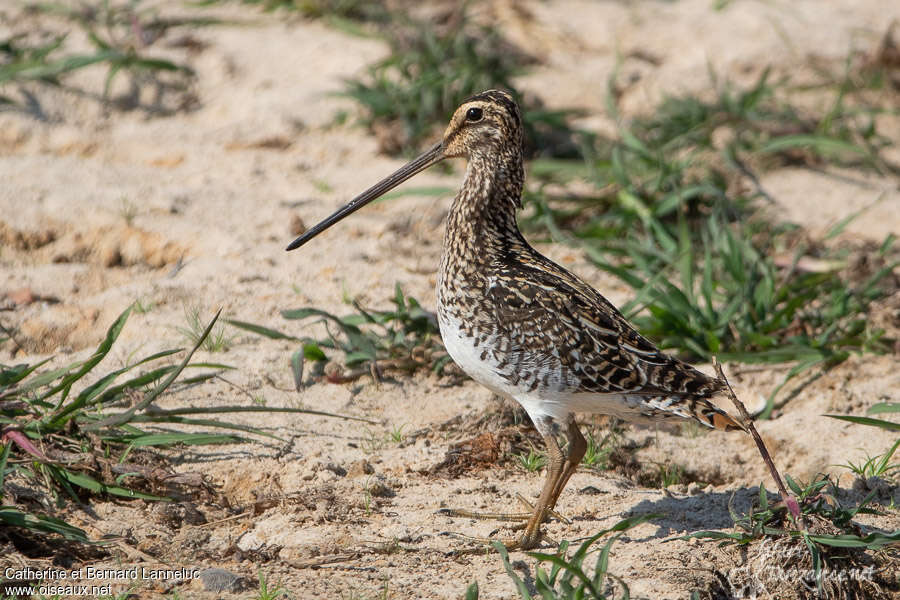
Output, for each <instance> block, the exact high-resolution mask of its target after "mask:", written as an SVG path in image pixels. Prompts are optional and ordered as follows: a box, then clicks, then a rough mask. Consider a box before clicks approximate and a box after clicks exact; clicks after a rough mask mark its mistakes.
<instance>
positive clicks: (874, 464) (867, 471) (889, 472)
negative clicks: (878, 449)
mask: <svg viewBox="0 0 900 600" xmlns="http://www.w3.org/2000/svg"><path fill="white" fill-rule="evenodd" d="M898 447H900V439H898V440H897V441H896V442H894V445H893V446H891V447H890V449H889V450H888V451H887V452H885V453H884V454H879V455H877V456H867V457H866V460H865V462H861V463H852V462H850V461H847V463H846V464H844V465H841V466H843V467H846V468H847V469H848V470H849V471H850V472H851V473H854V474H855V475H856V476H857V477H861V478H863V479H868V478H869V477H881V478H882V479H894V478H895V477H896V476H897V474H898V473H900V463H896V462H895V463H891V458H893V457H894V452H896V451H897V448H898Z"/></svg>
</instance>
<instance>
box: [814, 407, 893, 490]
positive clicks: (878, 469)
mask: <svg viewBox="0 0 900 600" xmlns="http://www.w3.org/2000/svg"><path fill="white" fill-rule="evenodd" d="M868 413H869V414H870V415H878V414H892V413H900V402H879V403H878V404H874V405H872V406H871V407H869V410H868ZM825 416H826V417H831V418H832V419H838V420H841V421H847V422H849V423H856V424H858V425H866V426H869V427H878V428H879V429H885V430H887V431H898V432H900V423H896V422H894V421H887V420H885V419H875V418H872V417H857V416H852V415H825ZM897 448H900V438H898V439H897V441H896V442H894V444H893V445H892V446H891V447H890V448H889V449H888V450H887V452H885V453H884V454H879V455H877V456H871V457H868V456H867V458H866V461H865V462H862V463H859V464H854V463H852V462H850V461H847V463H846V464H844V465H841V466H843V467H846V468H847V469H849V470H850V471H851V472H853V473H854V474H856V475H857V476H858V477H862V478H863V479H868V478H869V477H881V478H883V479H891V480H896V479H897V477H898V475H900V463H896V462H895V463H892V462H891V459H892V458H893V456H894V453H895V452H896V451H897Z"/></svg>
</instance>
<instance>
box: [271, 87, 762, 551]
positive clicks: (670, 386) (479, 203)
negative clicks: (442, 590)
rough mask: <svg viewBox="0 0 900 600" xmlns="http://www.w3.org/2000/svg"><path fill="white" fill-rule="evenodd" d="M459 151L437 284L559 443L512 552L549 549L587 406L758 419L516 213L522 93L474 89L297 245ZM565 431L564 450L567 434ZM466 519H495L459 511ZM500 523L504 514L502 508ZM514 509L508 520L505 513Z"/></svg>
mask: <svg viewBox="0 0 900 600" xmlns="http://www.w3.org/2000/svg"><path fill="white" fill-rule="evenodd" d="M449 158H464V159H466V160H467V165H466V170H465V177H464V179H463V183H462V186H461V187H460V189H459V192H458V193H457V194H456V197H455V198H454V200H453V203H452V205H451V207H450V211H449V213H448V215H447V220H446V228H445V231H444V238H443V247H442V253H441V259H440V267H439V270H438V281H437V293H436V304H437V320H438V326H439V329H440V334H441V339H442V341H443V343H444V346H445V347H446V349H447V352H448V354H449V355H450V357H451V358H452V359H453V360H454V361H455V362H456V363H457V365H458V366H459V367H460V368H461V369H462V370H463V371H464V372H465V373H466V374H468V375H469V376H470V377H471V378H472V379H474V380H475V381H477V382H478V383H480V384H482V385H483V386H485V387H487V388H488V389H489V390H491V391H493V392H494V393H495V394H497V395H499V396H501V397H504V398H507V399H512V400H515V401H516V402H518V403H519V404H520V405H521V406H522V408H524V410H525V411H526V412H527V413H528V416H529V417H530V419H531V421H532V423H533V424H534V427H535V428H536V429H537V431H538V432H539V433H540V435H541V437H542V438H543V441H544V443H545V444H546V447H547V459H548V460H547V467H546V476H545V480H544V485H543V488H542V489H541V492H540V495H539V496H538V499H537V501H536V502H535V503H534V504H533V505H532V504H531V503H529V502H527V501H526V500H524V498H521V497H520V500H522V501H523V502H525V504H526V505H527V507H528V509H529V510H526V511H524V512H520V513H510V514H508V515H505V516H508V517H513V518H519V519H520V520H521V521H522V522H523V525H522V529H523V532H522V534H521V537H519V538H516V539H513V540H510V542H509V547H511V548H518V549H523V550H526V549H530V548H535V547H537V546H539V545H540V543H541V541H542V539H543V535H542V533H541V531H540V529H541V525H542V523H544V522H545V521H546V520H548V519H549V517H550V516H556V515H557V513H556V512H555V507H556V503H557V500H558V499H559V496H560V494H561V492H562V491H563V488H564V487H565V486H566V483H567V482H568V481H569V478H570V477H571V476H572V474H573V473H574V472H575V470H576V468H577V467H578V465H579V463H580V462H581V459H582V458H583V456H584V454H585V451H586V448H587V444H586V442H585V438H584V436H583V435H582V433H581V431H580V430H579V427H578V424H577V422H576V413H593V414H605V415H610V416H613V417H618V418H621V419H624V420H628V421H639V422H650V423H653V422H660V421H696V422H699V423H701V424H702V425H705V426H707V427H709V428H713V429H719V430H725V431H731V430H743V429H744V427H743V426H742V425H741V424H740V423H739V422H738V421H736V420H735V419H733V418H732V417H730V416H729V415H728V414H727V413H726V412H724V411H723V410H721V409H719V408H717V407H716V406H715V404H713V403H712V402H711V399H712V398H713V397H714V396H716V395H718V394H720V393H722V392H723V391H724V388H725V382H724V381H723V380H722V379H719V378H714V377H711V376H708V375H706V374H704V373H702V372H700V371H698V370H697V369H695V368H694V367H692V366H690V365H688V364H687V363H685V362H682V361H681V360H679V359H678V358H676V357H674V356H672V355H670V354H667V353H664V352H662V351H661V350H659V349H658V348H657V347H656V346H654V345H653V343H651V342H650V341H649V340H647V339H646V338H644V337H643V336H641V335H640V334H639V333H638V332H637V331H636V330H635V329H634V328H633V327H632V326H631V324H629V322H628V321H627V319H626V318H625V317H624V316H623V315H622V313H621V312H619V310H618V309H616V307H615V306H613V304H611V303H610V302H609V301H608V300H607V299H606V298H604V297H603V296H602V295H601V294H600V292H598V291H597V290H595V289H594V288H593V287H591V286H590V285H589V284H588V283H586V282H585V281H584V280H582V279H580V278H579V277H577V276H576V275H574V274H572V273H570V272H569V271H567V270H566V269H565V268H563V267H561V266H560V265H558V264H556V263H555V262H553V261H551V260H550V259H548V258H546V257H545V256H543V255H541V254H540V253H539V252H537V251H536V250H535V249H534V248H532V247H531V245H530V244H529V243H528V242H527V241H526V240H525V238H524V236H523V235H522V233H521V232H520V231H519V227H518V224H517V221H516V214H517V211H518V210H519V209H520V208H522V191H523V187H524V185H525V170H524V163H525V160H524V159H525V154H524V127H523V121H522V113H521V112H520V110H519V107H518V105H517V103H516V102H515V100H514V98H513V96H512V95H511V94H510V93H508V92H506V91H503V90H487V91H485V92H482V93H479V94H476V95H473V96H471V97H469V98H467V99H466V100H464V101H463V102H462V104H460V106H459V107H458V108H457V109H456V110H455V111H454V113H453V116H452V118H451V119H450V123H449V125H448V126H447V128H446V130H445V131H444V134H443V136H442V138H441V141H439V142H437V143H436V144H434V145H433V146H431V147H430V148H429V149H428V150H427V151H425V152H424V153H423V154H421V155H420V156H419V157H418V158H415V159H413V160H412V161H410V162H409V163H408V164H406V165H405V166H403V167H401V168H400V169H398V170H397V171H396V172H394V173H393V174H391V175H389V176H388V177H386V178H384V179H383V180H381V181H380V182H378V183H376V184H375V185H373V186H372V187H370V188H369V189H367V190H366V191H364V192H363V193H361V194H360V195H359V196H357V197H356V198H354V199H353V200H351V201H350V202H349V203H348V204H346V205H345V206H344V207H343V208H341V209H339V210H337V211H336V212H335V213H334V214H332V215H331V216H329V217H327V218H326V219H324V220H323V221H322V222H320V223H318V224H317V225H315V226H314V227H312V228H310V229H309V230H307V231H306V232H305V233H303V234H302V235H300V236H299V237H297V239H295V240H294V241H293V242H291V243H290V245H289V246H288V247H287V250H294V249H296V248H299V247H300V246H302V245H303V244H305V243H307V242H309V241H310V240H311V239H313V238H314V237H316V236H318V235H319V234H321V233H322V232H323V231H325V230H326V229H328V228H329V227H331V226H332V225H334V224H335V223H337V222H338V221H340V220H342V219H344V218H345V217H347V216H349V215H350V214H352V213H354V212H355V211H357V210H359V209H360V208H362V207H363V206H365V205H366V204H368V203H370V202H372V201H373V200H375V199H376V198H378V197H379V196H382V195H383V194H385V193H386V192H388V191H389V190H391V189H393V188H395V187H396V186H398V185H400V184H401V183H403V182H404V181H406V180H408V179H409V178H411V177H413V176H414V175H415V174H417V173H419V172H421V171H423V170H424V169H427V168H428V167H430V166H432V165H434V164H436V163H438V162H440V161H442V160H445V159H449ZM562 434H564V435H565V438H566V440H567V444H566V445H565V446H563V447H561V446H560V444H559V442H558V441H557V436H558V435H559V436H561V435H562ZM450 514H454V515H457V516H488V515H481V514H479V513H473V512H470V511H464V510H451V511H450ZM493 516H495V517H497V516H498V515H493ZM499 516H504V515H499Z"/></svg>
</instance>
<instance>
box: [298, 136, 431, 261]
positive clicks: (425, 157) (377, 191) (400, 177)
mask: <svg viewBox="0 0 900 600" xmlns="http://www.w3.org/2000/svg"><path fill="white" fill-rule="evenodd" d="M443 158H444V152H443V148H442V144H441V142H438V143H437V144H435V145H434V146H432V147H431V148H429V149H428V150H427V151H426V152H425V153H423V154H422V155H421V156H419V157H418V158H416V159H413V160H412V161H410V162H409V163H407V164H405V165H404V166H402V167H400V168H399V169H397V171H395V172H394V173H392V174H391V175H388V176H387V177H385V178H384V179H382V180H381V181H379V182H378V183H376V184H375V185H373V186H372V187H370V188H369V189H367V190H366V191H364V192H363V193H362V194H360V195H359V196H357V197H356V198H354V199H353V200H351V201H350V202H348V203H347V205H346V206H344V207H343V208H341V209H338V210H337V211H336V212H335V213H334V214H333V215H331V216H330V217H328V218H326V219H324V220H322V222H321V223H319V224H317V225H315V226H314V227H310V228H309V229H308V230H306V231H305V232H304V233H303V234H302V235H301V236H300V237H298V238H297V239H296V240H294V241H293V242H291V243H290V245H288V247H287V248H286V250H295V249H296V248H299V247H300V246H302V245H303V244H305V243H306V242H308V241H309V240H311V239H313V238H314V237H316V236H317V235H319V234H320V233H322V232H323V231H325V230H326V229H328V228H329V227H331V226H332V225H334V224H335V223H337V222H338V221H340V220H341V219H343V218H344V217H347V216H349V215H352V214H353V213H355V212H356V211H358V210H359V209H360V208H362V207H363V206H365V205H366V204H368V203H369V202H371V201H372V200H375V199H376V198H378V197H379V196H383V195H384V194H386V193H387V192H389V191H391V190H392V189H394V188H395V187H397V186H398V185H400V184H401V183H403V182H404V181H406V180H407V179H409V178H410V177H412V176H413V175H415V174H416V173H418V172H420V171H424V170H425V169H427V168H428V167H430V166H431V165H433V164H435V163H437V162H440V161H441V160H442V159H443Z"/></svg>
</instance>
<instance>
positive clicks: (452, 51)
mask: <svg viewBox="0 0 900 600" xmlns="http://www.w3.org/2000/svg"><path fill="white" fill-rule="evenodd" d="M467 11H468V8H467V5H466V4H463V5H460V6H459V7H454V8H452V9H451V10H450V11H449V12H448V13H446V14H443V15H441V17H440V18H439V19H438V21H439V23H438V24H437V25H435V24H434V23H433V20H432V21H429V22H428V23H426V22H422V21H418V20H416V19H414V18H413V17H410V16H408V15H405V14H403V15H401V14H393V15H391V27H390V28H388V29H386V30H385V31H384V34H385V37H386V39H387V41H388V43H389V44H390V46H391V53H390V55H389V56H388V57H387V58H385V59H383V60H381V61H379V62H377V63H375V64H373V65H370V66H369V67H368V70H367V74H366V75H365V76H364V77H362V78H360V79H351V80H348V81H347V84H346V90H345V92H344V94H345V95H347V96H349V97H350V98H353V99H354V100H356V101H357V102H358V103H359V104H360V105H361V106H362V107H363V111H364V112H363V116H362V119H361V121H362V124H363V125H365V126H366V127H367V128H369V129H370V130H371V131H372V132H373V133H375V135H376V136H377V137H378V139H379V144H380V147H381V150H382V151H383V152H386V153H388V154H397V153H401V152H404V153H409V152H411V151H414V150H415V149H418V148H420V147H421V146H422V144H423V143H424V142H426V141H428V140H431V139H432V138H436V137H438V136H439V135H440V132H441V131H442V130H443V127H444V126H445V124H446V122H447V121H448V120H449V118H450V116H451V115H452V114H453V111H454V110H455V109H456V107H457V106H459V104H460V103H461V102H462V101H463V100H464V99H465V98H467V97H469V96H471V95H473V94H476V93H479V92H482V91H484V90H487V89H492V88H503V89H506V90H509V91H510V92H511V93H512V94H513V95H514V96H515V97H516V99H517V100H518V101H519V104H520V106H521V107H522V110H523V120H524V122H525V127H526V133H527V137H528V139H529V141H530V144H531V151H532V153H534V154H538V155H549V156H570V157H571V156H575V155H576V148H575V145H574V143H573V142H572V136H573V132H572V130H571V129H570V128H569V126H568V124H567V119H568V117H569V116H570V115H571V114H572V112H571V111H551V110H546V109H543V108H542V107H541V106H540V105H539V103H538V102H537V101H536V100H534V99H531V98H529V97H525V96H523V95H522V94H520V93H519V92H518V91H517V90H516V87H515V85H514V84H513V77H514V76H515V75H517V74H519V73H520V72H522V70H523V69H524V68H525V67H526V66H527V65H528V64H530V63H532V62H534V61H533V59H532V58H531V57H529V56H528V55H527V54H525V53H524V52H522V51H521V50H519V49H518V48H516V47H514V46H513V45H512V44H511V43H509V42H508V41H506V40H505V39H504V38H503V37H502V35H501V34H500V33H499V32H498V29H497V28H495V27H490V26H487V25H483V24H479V23H476V22H475V21H473V20H472V19H471V18H470V17H469V14H468V12H467Z"/></svg>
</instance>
